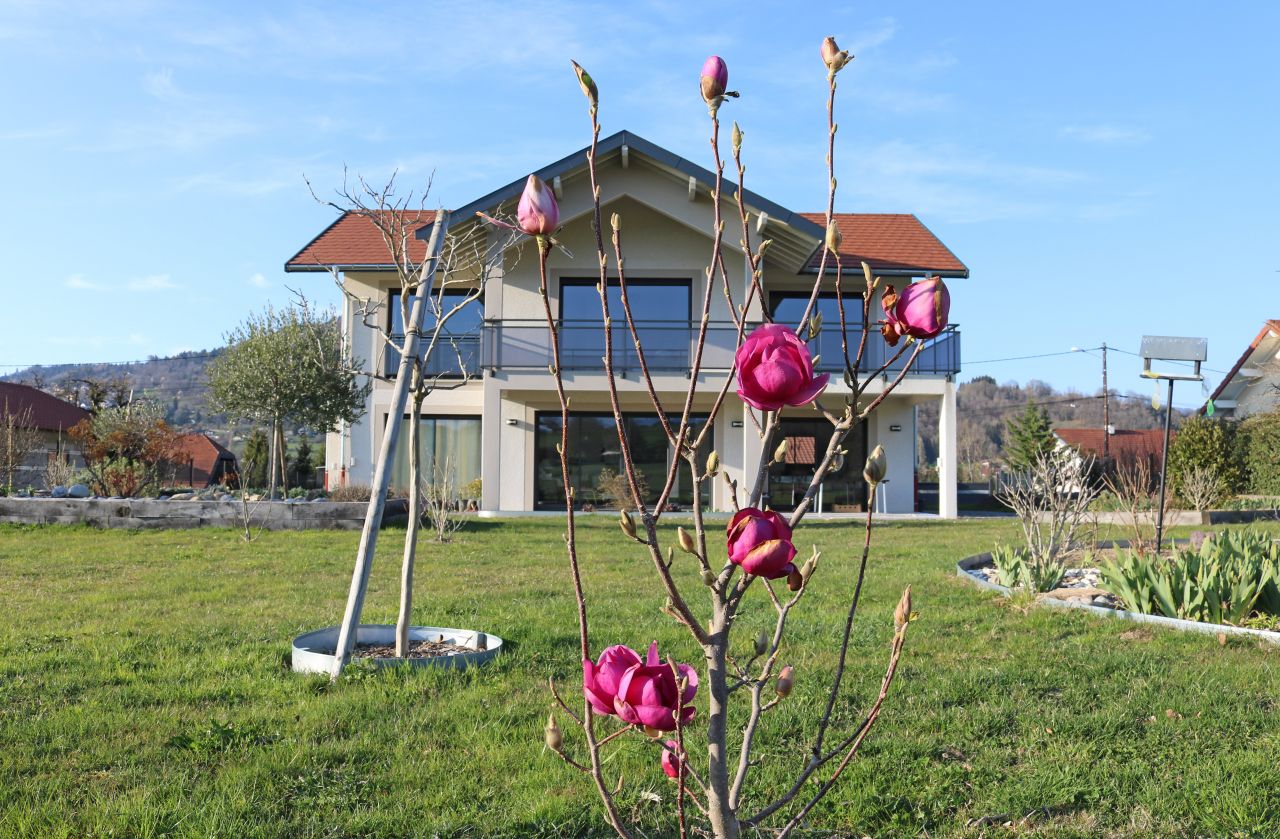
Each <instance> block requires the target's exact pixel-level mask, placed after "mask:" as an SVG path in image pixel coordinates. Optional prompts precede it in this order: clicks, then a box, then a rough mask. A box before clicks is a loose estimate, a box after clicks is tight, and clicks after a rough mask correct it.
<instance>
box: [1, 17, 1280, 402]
mask: <svg viewBox="0 0 1280 839" xmlns="http://www.w3.org/2000/svg"><path fill="white" fill-rule="evenodd" d="M779 8H782V11H781V12H780V11H778V9H779ZM1276 31H1280V6H1278V5H1277V4H1274V3H1265V2H1256V3H1237V4H1218V5H1215V6H1214V7H1213V8H1210V7H1209V6H1208V5H1207V4H1204V3H1125V4H1117V3H1093V2H1078V3H1071V4H1052V5H1050V4H1039V3H1035V4H1029V3H1021V4H1014V3H999V4H997V3H982V2H968V3H919V2H899V3H893V4H889V3H883V4H869V3H859V4H830V5H829V6H827V7H825V8H824V7H823V6H822V5H821V4H812V3H811V4H807V5H806V7H805V9H804V13H803V14H797V13H795V10H794V9H792V8H791V7H787V6H785V5H784V6H781V7H780V6H779V5H778V4H767V5H761V6H760V7H758V8H754V7H752V5H751V4H734V5H732V6H715V5H714V4H691V3H679V2H649V3H646V2H633V3H628V4H601V5H600V6H595V5H593V4H573V3H538V2H525V3H520V4H502V3H485V2H470V3H462V4H435V3H421V2H419V3H403V4H398V3H378V4H365V3H350V2H343V3H307V4H288V3H265V4H264V3H252V4H249V3H235V2H225V3H216V4H196V3H181V4H169V3H159V2H156V3H152V2H118V3H112V2H97V3H68V2H56V1H55V0H0V75H3V77H4V78H5V79H6V83H5V84H4V85H3V86H2V87H0V113H3V114H4V116H5V119H4V120H3V121H0V156H2V158H3V160H4V161H5V163H6V164H7V165H6V167H5V169H6V181H7V186H8V192H9V199H8V202H7V204H8V206H7V209H6V210H5V211H4V224H3V226H2V227H0V229H2V230H3V234H0V243H2V244H3V250H4V254H5V258H4V260H3V266H2V267H0V286H3V288H4V290H5V291H6V292H8V293H7V294H6V305H5V307H4V311H5V314H4V317H3V325H4V328H3V329H0V365H6V366H5V367H2V368H0V370H5V371H12V370H13V369H14V365H26V364H30V363H60V362H68V361H96V360H102V361H114V360H127V359H137V358H144V357H146V356H148V355H167V354H170V353H172V352H175V351H178V350H183V349H203V348H207V347H210V346H214V345H217V344H218V343H220V341H221V338H222V336H223V335H224V334H225V333H226V332H228V331H229V330H230V329H232V328H233V327H234V326H235V325H236V324H237V323H238V322H239V321H241V320H242V319H243V318H244V316H245V315H246V314H247V313H249V312H250V311H252V310H255V309H258V308H260V307H262V306H263V305H264V304H266V303H267V302H268V301H271V302H274V303H284V302H287V300H288V299H289V297H290V292H289V290H288V288H287V287H286V286H291V287H295V288H301V289H302V290H304V291H306V292H307V293H308V294H309V295H311V296H313V297H319V298H321V299H323V300H330V301H332V300H336V294H334V293H333V292H332V290H331V289H330V288H329V287H328V286H327V285H326V283H327V280H325V279H324V278H323V277H322V276H321V275H285V274H284V273H283V270H282V264H283V262H284V260H285V259H286V258H288V257H289V256H290V255H292V254H293V253H294V252H295V251H296V250H297V249H298V248H299V247H300V246H302V245H303V244H305V243H306V242H307V241H308V240H309V239H310V238H311V237H312V236H313V235H314V234H315V233H317V232H318V231H319V230H320V229H322V228H323V227H324V226H325V225H326V224H327V223H328V222H329V220H330V219H331V217H332V213H331V211H330V210H328V209H327V208H324V207H321V206H318V205H317V204H316V203H315V202H313V200H312V199H311V197H310V195H309V193H308V192H307V189H306V186H305V184H304V182H303V175H304V174H305V175H306V176H307V177H309V178H310V179H311V181H312V182H313V183H315V184H316V185H317V186H318V187H319V188H320V189H322V190H323V189H325V188H330V187H334V186H337V185H339V184H340V183H341V179H342V172H343V166H344V164H345V165H346V166H348V167H349V168H350V170H351V171H352V172H358V173H361V174H363V175H365V176H366V177H368V178H370V179H371V180H374V181H380V180H382V179H385V178H386V177H387V176H388V175H390V174H391V172H393V171H395V170H398V171H399V173H400V175H399V179H400V182H401V183H402V184H404V185H405V186H406V187H407V186H415V187H420V186H421V185H423V184H425V183H426V181H427V179H428V178H429V177H431V175H432V173H433V172H434V173H435V176H434V187H433V197H434V198H435V199H436V200H438V201H439V202H441V203H443V204H445V205H450V206H458V205H461V204H463V203H466V202H467V201H469V200H471V199H473V198H475V197H478V196H479V195H481V194H483V193H485V192H487V191H489V190H490V189H492V188H495V187H497V186H499V185H501V184H504V183H507V182H509V181H512V180H515V179H516V178H519V177H522V176H523V175H524V174H526V173H527V172H528V171H530V170H531V169H534V168H537V167H539V166H542V165H544V164H545V163H548V162H550V161H552V160H554V159H557V158H559V157H561V156H563V155H564V154H566V153H568V152H570V151H572V150H575V149H577V148H579V147H580V146H582V145H584V144H585V143H586V141H587V140H588V135H587V130H586V115H585V111H584V108H583V100H582V98H581V94H580V92H579V91H578V88H577V85H576V83H575V82H574V79H573V75H572V73H571V71H570V68H569V59H570V58H576V59H577V60H578V61H579V62H580V63H582V64H583V65H584V66H586V67H587V68H588V69H589V70H590V71H591V72H592V73H593V75H594V76H595V77H596V79H597V80H598V81H599V83H600V85H601V88H602V114H601V118H602V122H603V125H604V131H605V133H612V132H613V131H615V130H619V129H623V128H627V129H630V130H632V131H635V132H636V133H638V134H640V135H642V136H644V137H646V138H648V139H650V140H652V141H654V142H656V143H658V144H659V145H662V146H665V147H667V148H669V149H671V150H672V151H674V152H676V153H678V154H681V155H683V156H686V157H689V158H691V159H693V160H695V161H697V162H699V163H702V164H704V165H706V164H707V156H708V153H707V144H706V131H707V124H706V111H705V108H704V107H703V106H702V104H701V102H700V101H699V99H698V96H697V76H698V71H699V69H700V67H701V64H702V61H703V59H704V58H705V57H706V56H707V55H708V54H711V53H716V54H719V55H722V56H723V57H724V58H725V59H726V61H727V62H728V65H729V70H730V87H731V88H735V89H738V90H741V91H742V93H743V97H742V98H741V99H739V100H736V101H733V102H730V103H729V104H728V105H726V107H725V110H724V112H723V114H724V115H726V116H728V117H730V118H732V119H736V120H738V121H739V122H740V123H741V125H742V127H743V130H744V132H745V134H746V138H747V139H746V144H745V147H744V153H745V156H746V160H747V166H748V184H749V186H750V187H752V188H753V189H755V190H756V191H758V192H760V193H762V194H763V195H765V196H767V197H769V198H771V199H772V200H774V201H777V202H779V203H781V204H784V205H786V206H789V207H791V208H793V209H796V210H814V211H817V210H820V209H822V207H823V203H824V199H825V188H824V180H825V173H824V165H823V161H822V155H823V146H824V132H825V116H824V105H825V98H824V96H825V71H824V69H823V67H822V66H821V63H820V61H819V59H818V55H817V54H818V45H819V43H820V42H821V39H822V37H823V36H824V35H827V34H834V35H835V36H836V37H837V39H838V40H839V42H840V44H841V46H842V47H845V48H848V49H850V50H851V51H853V52H854V53H855V54H856V55H857V59H856V60H855V61H854V63H853V64H852V65H851V66H850V68H849V69H847V70H845V71H844V72H843V73H842V74H841V76H840V81H841V86H840V96H839V100H838V114H837V119H838V121H839V122H840V125H841V129H840V133H839V138H838V139H839V145H838V149H837V170H838V171H837V174H838V177H839V180H840V184H841V191H840V193H839V196H838V199H837V209H838V210H841V211H865V212H914V213H916V214H917V215H919V216H920V218H921V219H922V220H923V221H924V222H925V223H926V224H927V225H929V226H930V227H931V228H932V229H933V230H934V232H935V233H937V234H938V236H939V237H940V238H941V239H942V240H943V241H944V242H946V243H947V244H948V245H949V246H951V248H952V249H953V250H954V251H955V252H956V253H957V254H958V255H959V256H960V257H961V259H963V260H964V261H965V262H966V263H967V264H968V265H969V267H970V269H971V271H972V278H971V279H969V280H957V281H956V282H955V283H954V284H953V286H952V288H953V309H952V318H953V320H954V321H956V322H958V323H959V324H961V328H962V330H963V335H964V338H963V340H964V357H965V359H966V363H965V370H964V374H963V376H962V380H967V379H969V378H972V377H973V376H975V375H979V374H990V375H993V376H995V377H996V378H997V379H998V380H1001V381H1006V380H1017V381H1024V382H1025V381H1026V380H1028V379H1031V378H1038V379H1042V380H1045V381H1049V382H1051V383H1053V384H1055V385H1057V386H1059V387H1066V386H1075V387H1079V388H1094V387H1096V386H1097V384H1098V377H1099V372H1098V370H1099V364H1098V360H1097V359H1096V358H1094V357H1090V356H1088V355H1085V354H1081V353H1076V354H1066V355H1060V356H1051V357H1047V358H1037V359H1028V360H1024V361H1015V362H1002V363H986V364H979V363H976V362H980V361H985V360H988V359H997V358H1006V357H1009V356H1026V355H1039V354H1044V353H1062V352H1065V351H1068V350H1069V349H1070V348H1071V347H1073V346H1077V347H1094V346H1097V345H1098V344H1100V343H1101V342H1102V341H1107V342H1108V343H1109V344H1111V345H1112V346H1115V347H1118V348H1120V349H1122V350H1130V351H1135V350H1136V349H1137V345H1138V340H1139V337H1140V336H1141V335H1142V334H1144V333H1147V334H1169V335H1194V336H1203V337H1207V338H1208V339H1209V355H1210V360H1209V365H1208V366H1209V367H1211V368H1214V369H1217V370H1226V369H1228V368H1229V367H1230V365H1231V364H1232V363H1233V362H1234V360H1235V359H1236V357H1237V356H1238V355H1239V354H1240V352H1241V351H1242V350H1243V349H1244V347H1245V345H1246V344H1247V342H1248V341H1249V339H1250V338H1252V336H1253V335H1254V334H1255V333H1256V332H1257V330H1258V329H1259V328H1260V326H1261V321H1262V320H1263V319H1264V318H1267V317H1280V294H1277V288H1280V273H1278V272H1277V271H1278V269H1280V247H1278V246H1277V239H1278V236H1277V234H1278V233H1280V223H1278V222H1280V210H1277V204H1276V196H1277V194H1278V193H1280V176H1278V175H1277V168H1278V167H1277V163H1278V161H1280V158H1278V155H1277V151H1276V150H1277V148H1280V141H1278V140H1277V136H1278V135H1280V131H1277V129H1278V128H1280V108H1277V95H1278V94H1277V89H1278V82H1280V70H1277V68H1276V66H1275V62H1274V35H1275V32H1276ZM15 295H18V296H15ZM28 295H29V298H28V299H27V300H25V301H24V300H23V299H22V298H23V297H26V296H28ZM1112 362H1113V363H1112V379H1111V381H1112V383H1113V386H1115V387H1119V388H1120V389H1122V390H1124V389H1128V388H1131V387H1132V388H1134V389H1136V390H1141V391H1142V392H1146V391H1147V390H1148V389H1149V386H1148V385H1146V384H1144V383H1143V382H1142V381H1141V380H1140V379H1139V378H1138V376H1137V371H1138V369H1139V366H1140V363H1139V362H1138V360H1137V359H1135V358H1133V357H1132V356H1125V355H1123V354H1117V355H1115V356H1113V357H1112ZM1210 375H1211V376H1212V377H1214V378H1215V379H1216V374H1212V373H1211V374H1210ZM1194 391H1195V387H1194V386H1186V385H1183V386H1180V387H1179V392H1178V398H1177V399H1176V400H1175V401H1176V402H1178V403H1179V404H1188V405H1189V404H1193V403H1196V402H1197V396H1198V395H1197V394H1195V393H1194Z"/></svg>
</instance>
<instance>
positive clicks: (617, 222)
mask: <svg viewBox="0 0 1280 839" xmlns="http://www.w3.org/2000/svg"><path fill="white" fill-rule="evenodd" d="M609 226H610V227H612V228H613V232H614V233H617V232H618V231H619V230H621V229H622V216H620V215H618V214H617V213H614V214H613V215H611V216H609Z"/></svg>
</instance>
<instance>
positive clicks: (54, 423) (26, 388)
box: [0, 382, 89, 489]
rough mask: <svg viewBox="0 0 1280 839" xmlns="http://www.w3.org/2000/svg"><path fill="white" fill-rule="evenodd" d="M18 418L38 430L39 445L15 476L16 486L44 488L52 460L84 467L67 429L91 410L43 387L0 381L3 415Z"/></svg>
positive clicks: (0, 400) (20, 422)
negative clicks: (65, 399)
mask: <svg viewBox="0 0 1280 839" xmlns="http://www.w3.org/2000/svg"><path fill="white" fill-rule="evenodd" d="M9 416H13V417H17V418H18V423H19V424H20V425H22V426H25V427H27V428H34V429H36V430H37V431H38V432H39V436H40V444H39V446H38V447H37V448H36V449H35V450H34V451H32V452H31V453H30V454H29V455H28V456H27V458H26V460H25V461H24V462H23V464H22V466H21V467H20V468H19V470H18V474H16V475H15V476H14V480H13V483H14V486H19V487H28V486H30V487H34V488H36V489H42V488H44V483H45V481H44V476H45V470H46V469H47V468H48V467H49V464H50V462H52V461H54V460H57V459H59V458H62V457H65V458H67V459H68V460H69V463H70V464H71V466H73V467H76V468H83V467H84V460H83V459H82V458H81V457H80V453H79V451H78V450H76V449H75V448H74V447H72V446H71V445H70V440H69V439H68V437H67V432H68V431H69V430H70V429H71V428H72V426H74V425H75V424H76V423H78V422H80V421H81V420H83V419H87V418H88V416H89V412H88V411H86V410H84V409H83V408H81V407H79V406H78V405H73V404H72V403H70V402H67V401H64V400H62V399H59V398H58V397H56V396H51V395H50V394H48V393H45V392H44V391H43V390H39V389H37V388H34V387H31V386H30V385H20V384H14V383H10V382H0V418H7V417H9Z"/></svg>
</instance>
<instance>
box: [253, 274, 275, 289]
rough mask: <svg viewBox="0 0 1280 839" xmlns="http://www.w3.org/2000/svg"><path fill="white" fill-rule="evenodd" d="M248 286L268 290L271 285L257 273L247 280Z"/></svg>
mask: <svg viewBox="0 0 1280 839" xmlns="http://www.w3.org/2000/svg"><path fill="white" fill-rule="evenodd" d="M249 285H252V286H257V287H258V288H269V287H270V286H271V283H270V282H269V281H268V280H267V278H266V277H264V276H262V274H261V273H257V274H254V275H253V276H252V277H250V278H249Z"/></svg>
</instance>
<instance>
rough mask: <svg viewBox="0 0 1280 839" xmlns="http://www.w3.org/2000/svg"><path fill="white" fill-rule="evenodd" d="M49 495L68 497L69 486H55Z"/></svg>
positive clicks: (52, 496) (51, 496)
mask: <svg viewBox="0 0 1280 839" xmlns="http://www.w3.org/2000/svg"><path fill="white" fill-rule="evenodd" d="M49 497H50V498H66V497H67V488H66V487H62V486H58V487H54V488H53V489H51V490H49Z"/></svg>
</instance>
